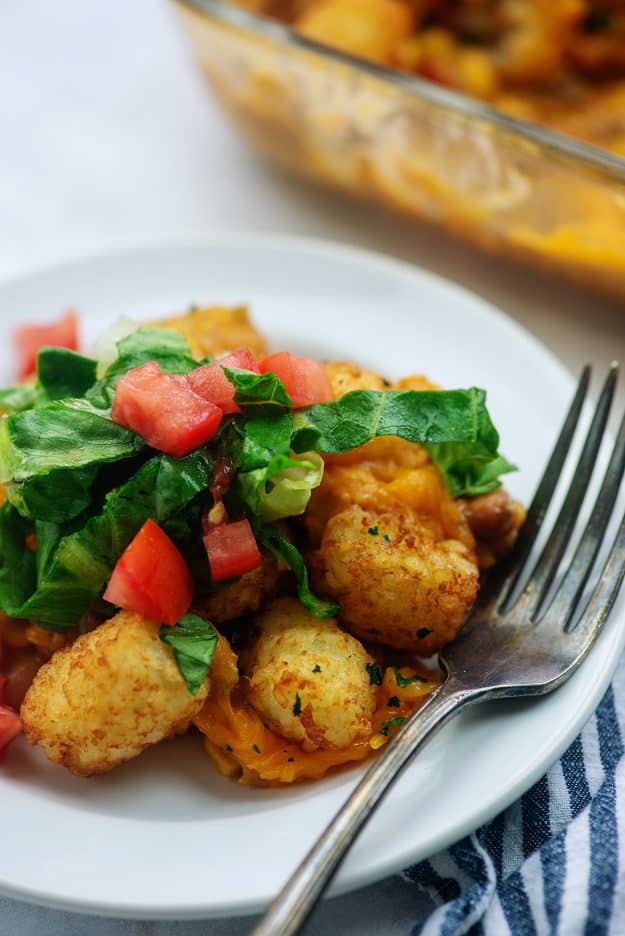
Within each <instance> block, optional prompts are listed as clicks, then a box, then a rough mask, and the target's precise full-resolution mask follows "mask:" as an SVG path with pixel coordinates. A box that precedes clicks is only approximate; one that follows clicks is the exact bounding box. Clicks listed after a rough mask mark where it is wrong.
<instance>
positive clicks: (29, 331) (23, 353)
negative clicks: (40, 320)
mask: <svg viewBox="0 0 625 936" xmlns="http://www.w3.org/2000/svg"><path fill="white" fill-rule="evenodd" d="M12 339H13V345H14V347H15V350H16V352H17V373H18V376H19V378H20V380H23V379H24V378H25V377H30V376H31V375H32V374H34V373H35V371H36V370H37V353H38V352H39V349H40V348H43V347H44V346H45V345H48V346H52V347H55V348H69V349H70V350H71V351H78V316H77V315H76V313H75V312H74V311H73V310H70V311H69V312H66V313H65V315H62V316H61V318H60V319H57V321H56V322H49V323H48V324H47V325H45V324H42V325H20V326H19V327H18V328H16V329H15V331H14V332H13V335H12Z"/></svg>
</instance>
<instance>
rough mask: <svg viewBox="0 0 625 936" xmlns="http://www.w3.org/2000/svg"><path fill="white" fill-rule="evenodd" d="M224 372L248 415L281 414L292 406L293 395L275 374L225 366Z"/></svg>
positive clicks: (235, 400) (239, 404)
mask: <svg viewBox="0 0 625 936" xmlns="http://www.w3.org/2000/svg"><path fill="white" fill-rule="evenodd" d="M223 372H224V374H225V375H226V377H227V378H228V380H229V381H230V383H231V384H232V386H233V387H234V402H235V403H236V404H237V405H238V406H239V407H240V408H241V410H242V412H243V413H244V414H245V415H246V416H271V415H274V414H275V415H279V414H280V413H283V412H284V411H285V410H289V409H291V408H292V405H293V404H292V402H291V397H290V396H289V395H288V393H287V392H286V390H285V387H284V384H283V383H282V381H281V380H280V379H279V377H276V375H275V374H272V373H267V374H256V373H255V372H254V371H247V370H241V369H239V368H236V367H224V368H223Z"/></svg>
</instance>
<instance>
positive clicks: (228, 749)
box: [226, 744, 232, 754]
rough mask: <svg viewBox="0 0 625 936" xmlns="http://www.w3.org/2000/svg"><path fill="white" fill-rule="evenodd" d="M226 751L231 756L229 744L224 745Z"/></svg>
mask: <svg viewBox="0 0 625 936" xmlns="http://www.w3.org/2000/svg"><path fill="white" fill-rule="evenodd" d="M226 751H227V752H228V754H232V748H231V747H230V745H229V744H226Z"/></svg>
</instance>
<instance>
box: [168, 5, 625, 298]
mask: <svg viewBox="0 0 625 936" xmlns="http://www.w3.org/2000/svg"><path fill="white" fill-rule="evenodd" d="M177 6H178V9H179V10H180V11H181V13H182V19H183V23H184V25H185V28H186V30H187V32H188V35H189V37H190V39H191V41H192V44H193V46H194V48H195V52H196V54H197V57H198V60H199V63H200V65H201V68H202V69H203V71H204V73H205V74H206V76H207V78H208V80H209V82H210V84H211V86H212V88H213V90H214V92H215V94H216V95H217V97H218V99H219V100H220V102H221V104H222V105H223V107H224V108H225V110H226V111H227V112H228V113H229V114H230V116H231V118H232V119H233V120H234V122H235V123H236V124H237V125H238V126H239V127H240V128H241V131H242V132H243V133H244V134H245V136H246V137H247V138H248V139H249V140H250V141H251V142H252V143H253V144H254V145H255V146H256V147H257V149H258V150H259V151H260V152H261V153H263V154H265V155H267V156H269V157H271V158H272V159H273V160H275V161H277V162H279V163H281V164H282V165H285V166H288V167H289V168H290V169H292V170H295V171H296V172H299V173H304V174H306V175H308V176H312V177H313V178H315V179H317V180H319V181H322V182H325V183H329V184H331V185H334V186H338V187H340V188H342V189H345V190H348V191H350V192H353V193H355V194H357V195H359V196H361V197H365V198H370V199H371V198H373V199H377V200H378V201H382V202H384V203H386V204H387V205H389V206H391V207H393V208H395V209H398V210H399V211H401V212H403V213H404V214H408V215H411V216H413V217H416V218H420V219H423V220H427V221H431V222H435V223H436V224H438V225H441V226H442V227H445V228H446V229H447V230H448V231H450V232H451V233H453V234H455V235H457V236H459V237H462V238H464V239H466V240H470V241H472V242H473V243H475V244H478V245H480V246H481V247H483V248H485V249H488V250H491V251H494V252H497V253H503V254H506V255H509V256H513V257H516V258H519V259H522V260H525V261H529V262H531V263H533V264H534V265H540V266H543V267H548V268H550V269H552V270H554V271H556V272H558V273H562V274H565V275H567V276H569V277H572V278H574V279H576V280H578V281H580V282H582V283H584V284H586V285H589V286H591V287H594V288H595V289H600V290H601V291H608V292H611V293H615V294H617V295H620V296H622V297H625V158H621V157H620V156H617V155H613V154H612V153H610V152H608V151H607V150H603V149H600V148H598V147H595V146H591V145H589V144H586V143H582V142H578V141H576V140H574V139H572V138H569V137H567V136H564V135H563V134H560V133H557V132H554V131H550V130H547V129H544V128H543V127H542V126H539V125H538V124H534V123H529V122H527V121H523V120H517V119H515V118H512V117H509V116H507V115H505V114H503V113H502V112H500V111H497V110H494V109H493V108H491V107H489V106H487V105H485V104H482V103H479V102H477V101H475V100H473V99H471V98H468V97H466V96H464V95H462V94H458V93H456V92H453V91H449V90H447V89H445V88H442V87H440V86H438V85H436V84H434V83H431V82H429V81H427V80H424V79H421V78H417V77H414V76H412V75H406V74H402V73H401V72H397V71H391V70H389V69H387V68H382V67H380V66H377V65H374V64H369V63H368V62H365V61H361V60H359V59H354V58H352V57H351V56H349V55H346V54H344V53H342V52H339V51H336V50H333V49H329V48H327V47H325V46H321V45H319V44H317V43H315V42H312V41H310V40H308V39H306V38H304V37H302V36H299V35H297V34H296V33H295V32H294V31H293V30H291V29H289V28H288V27H286V26H284V25H282V24H280V23H278V22H275V21H272V20H269V19H267V18H265V17H261V16H257V15H255V14H253V13H250V12H248V11H247V10H244V9H242V8H240V7H237V6H234V5H233V4H231V3H228V2H227V0H178V3H177Z"/></svg>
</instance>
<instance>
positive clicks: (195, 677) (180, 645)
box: [160, 611, 219, 695]
mask: <svg viewBox="0 0 625 936" xmlns="http://www.w3.org/2000/svg"><path fill="white" fill-rule="evenodd" d="M160 637H161V640H162V641H164V643H166V644H168V645H169V646H170V647H171V648H172V650H173V652H174V658H175V660H176V663H177V664H178V669H179V670H180V672H181V674H182V676H183V677H184V680H185V682H186V684H187V689H188V690H189V692H190V693H191V695H197V694H198V692H199V690H200V688H201V686H202V683H203V682H204V680H205V679H206V676H207V673H208V671H209V669H210V666H211V663H212V662H213V655H214V653H215V648H216V647H217V643H218V641H219V634H218V633H217V631H216V630H215V628H214V627H213V625H212V624H211V623H210V621H205V620H204V619H203V618H201V617H200V616H199V614H194V613H193V612H192V611H190V612H189V613H188V614H185V615H184V616H183V617H181V618H180V620H179V621H178V623H177V624H175V625H174V626H173V627H161V630H160Z"/></svg>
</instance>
